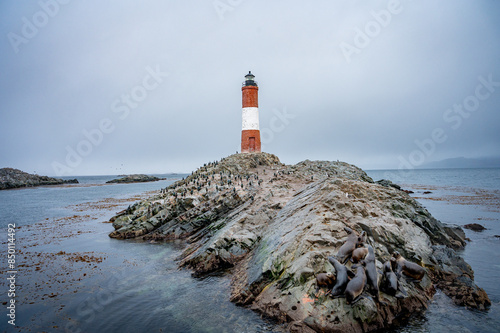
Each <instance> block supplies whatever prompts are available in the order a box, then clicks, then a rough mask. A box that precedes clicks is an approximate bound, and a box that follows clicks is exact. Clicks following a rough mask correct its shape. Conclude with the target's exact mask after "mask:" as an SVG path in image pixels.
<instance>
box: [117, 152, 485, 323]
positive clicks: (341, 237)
mask: <svg viewBox="0 0 500 333" xmlns="http://www.w3.org/2000/svg"><path fill="white" fill-rule="evenodd" d="M391 184H392V183H390V182H387V181H384V182H381V183H380V184H378V183H374V182H373V180H372V179H371V178H370V177H368V176H367V175H366V173H365V172H364V171H363V170H361V169H359V168H357V167H356V166H353V165H350V164H348V163H344V162H338V161H337V162H328V161H308V160H306V161H303V162H300V163H298V164H295V165H284V164H282V163H280V161H279V159H278V158H277V157H276V156H274V155H272V154H266V153H253V154H237V155H231V156H229V157H226V158H224V159H222V160H221V161H217V162H211V163H207V164H205V165H204V166H202V167H200V168H199V169H198V170H196V171H194V172H193V173H192V174H191V175H190V176H188V177H187V178H186V179H183V180H181V181H178V182H176V183H175V184H172V185H171V186H169V187H168V188H166V189H162V190H161V191H160V193H158V194H157V195H155V196H153V197H151V198H149V199H148V200H144V201H141V202H138V203H136V204H134V205H133V206H131V207H129V208H128V209H127V210H125V211H123V212H121V213H120V214H119V215H117V216H115V217H114V218H113V219H112V221H113V226H114V228H115V231H113V232H112V233H111V234H110V237H114V238H134V237H140V238H142V239H144V240H150V241H159V240H172V239H185V240H186V241H187V246H186V249H185V250H184V252H183V254H182V255H181V256H180V258H179V266H181V267H187V268H190V269H191V270H192V271H193V274H194V275H195V276H202V275H204V274H207V273H211V272H214V271H217V270H223V269H227V268H231V270H230V271H229V274H232V290H231V296H230V297H231V300H232V301H233V302H235V303H236V304H240V305H246V306H250V307H251V308H252V309H254V310H255V311H258V312H261V313H263V314H265V315H267V316H269V317H272V318H274V319H276V320H278V321H281V322H287V323H288V326H287V327H288V329H289V330H290V331H292V332H340V331H349V332H368V331H375V330H380V329H386V328H388V327H391V326H396V325H399V323H401V322H402V321H404V320H405V318H408V317H409V316H410V315H412V314H413V313H415V312H418V311H423V310H425V309H426V307H427V304H428V301H429V300H430V299H431V298H432V296H433V294H434V292H435V289H434V288H435V287H438V288H440V289H442V290H443V292H444V293H446V294H447V295H448V296H450V297H451V298H452V299H453V300H454V301H455V303H457V304H460V305H464V306H467V307H471V308H478V309H485V307H487V306H488V305H489V304H490V301H489V299H488V296H487V295H486V293H485V292H484V290H482V289H481V288H479V287H478V286H476V285H475V283H474V281H473V278H474V272H473V271H472V269H471V267H470V266H469V265H468V264H467V263H466V262H465V261H464V260H463V259H462V258H460V257H459V256H458V255H457V254H456V253H455V249H460V248H463V246H464V245H465V240H464V238H465V236H464V233H463V231H462V230H461V229H460V228H459V227H452V226H446V225H443V224H442V223H441V222H439V221H438V220H436V219H435V218H433V217H432V216H431V214H430V213H429V212H428V211H427V210H426V209H425V208H424V207H422V206H421V205H420V204H419V203H418V202H417V201H415V200H414V199H413V198H411V197H410V196H409V195H408V194H407V193H406V192H404V191H403V190H400V189H398V188H397V187H395V186H393V185H394V184H392V186H391ZM344 227H349V228H351V229H353V230H355V231H356V232H357V233H361V232H362V231H365V232H366V234H367V242H368V244H370V245H372V247H373V248H374V250H375V256H376V265H377V267H378V269H379V270H381V269H382V264H383V263H384V262H385V261H387V260H389V258H390V257H391V254H392V252H393V251H398V252H400V253H401V254H402V255H403V256H404V257H405V258H407V259H408V260H410V261H413V262H417V263H419V264H420V265H421V266H423V267H425V268H426V271H427V274H426V276H425V277H424V279H423V280H422V281H420V282H412V281H407V280H406V279H405V278H401V279H400V284H401V285H402V286H403V288H404V289H405V290H406V292H407V295H408V296H407V297H404V298H397V297H394V296H391V295H387V294H385V293H382V292H381V293H380V295H381V298H382V299H383V301H384V302H377V301H375V300H374V298H373V297H372V296H371V295H370V293H367V292H365V298H364V299H362V300H361V301H359V302H357V303H356V304H355V305H352V306H351V305H347V304H346V301H345V299H343V298H334V299H332V298H330V297H325V296H324V294H320V295H319V296H318V295H316V294H315V275H317V274H318V273H321V272H328V271H331V272H335V270H334V268H333V267H332V265H331V264H330V263H329V261H328V259H327V258H328V256H332V255H335V254H336V253H337V251H338V250H339V248H340V247H341V246H342V244H343V243H344V241H345V240H346V238H347V234H346V232H345V230H344ZM347 265H348V266H350V263H349V264H347ZM380 280H381V276H380V274H379V281H380Z"/></svg>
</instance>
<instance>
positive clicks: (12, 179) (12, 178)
mask: <svg viewBox="0 0 500 333" xmlns="http://www.w3.org/2000/svg"><path fill="white" fill-rule="evenodd" d="M61 184H78V180H77V179H69V180H63V179H60V178H51V177H47V176H39V175H33V174H29V173H27V172H24V171H21V170H18V169H13V168H2V169H0V190H7V189H12V188H20V187H32V186H45V185H61Z"/></svg>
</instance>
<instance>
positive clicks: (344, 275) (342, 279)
mask: <svg viewBox="0 0 500 333" xmlns="http://www.w3.org/2000/svg"><path fill="white" fill-rule="evenodd" d="M328 261H329V262H330V263H331V264H332V265H333V267H335V274H336V277H337V281H335V285H334V286H333V288H332V290H330V292H329V293H330V295H332V296H339V295H342V294H343V293H344V290H345V287H346V286H347V283H348V282H349V276H348V274H349V272H350V270H348V269H347V267H345V266H344V265H342V264H341V263H340V262H339V261H338V260H337V259H335V258H334V257H328ZM351 274H352V272H351Z"/></svg>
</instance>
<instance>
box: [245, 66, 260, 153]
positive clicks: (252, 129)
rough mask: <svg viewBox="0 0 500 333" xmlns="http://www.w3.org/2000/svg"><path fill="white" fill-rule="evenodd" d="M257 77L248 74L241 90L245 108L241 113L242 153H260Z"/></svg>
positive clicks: (250, 73)
mask: <svg viewBox="0 0 500 333" xmlns="http://www.w3.org/2000/svg"><path fill="white" fill-rule="evenodd" d="M254 79H255V75H253V74H252V72H248V74H247V75H245V82H243V87H242V88H241V91H242V97H243V106H242V112H241V118H242V129H241V152H242V153H253V152H260V151H261V150H260V130H259V96H258V91H259V87H258V86H257V82H256V81H255V80H254Z"/></svg>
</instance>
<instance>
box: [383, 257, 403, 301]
mask: <svg viewBox="0 0 500 333" xmlns="http://www.w3.org/2000/svg"><path fill="white" fill-rule="evenodd" d="M398 285H399V282H398V278H397V276H396V274H394V272H393V271H392V265H391V261H389V260H387V261H386V262H385V263H384V280H383V284H382V286H383V288H384V292H385V293H386V294H388V295H391V296H395V295H396V292H397V291H398Z"/></svg>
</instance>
